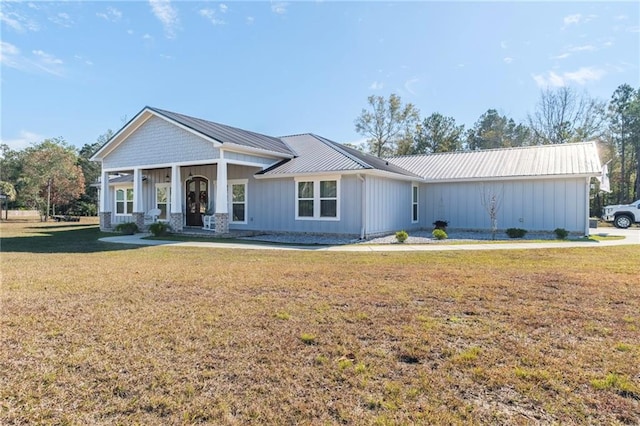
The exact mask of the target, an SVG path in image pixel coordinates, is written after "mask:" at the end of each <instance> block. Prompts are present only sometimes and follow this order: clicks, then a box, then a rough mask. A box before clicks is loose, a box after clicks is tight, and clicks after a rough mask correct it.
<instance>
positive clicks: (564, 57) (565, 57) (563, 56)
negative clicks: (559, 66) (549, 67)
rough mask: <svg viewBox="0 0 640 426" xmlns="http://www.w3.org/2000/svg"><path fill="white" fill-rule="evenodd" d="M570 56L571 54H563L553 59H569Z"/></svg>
mask: <svg viewBox="0 0 640 426" xmlns="http://www.w3.org/2000/svg"><path fill="white" fill-rule="evenodd" d="M569 56H571V53H566V52H565V53H561V54H560V55H557V56H552V57H551V59H567V58H568V57H569Z"/></svg>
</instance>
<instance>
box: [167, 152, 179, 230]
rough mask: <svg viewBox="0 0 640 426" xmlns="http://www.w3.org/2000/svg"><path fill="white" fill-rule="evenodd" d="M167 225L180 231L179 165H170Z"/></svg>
mask: <svg viewBox="0 0 640 426" xmlns="http://www.w3.org/2000/svg"><path fill="white" fill-rule="evenodd" d="M169 225H171V229H172V230H174V231H182V179H181V176H180V166H178V165H175V164H174V165H173V166H171V213H170V216H169Z"/></svg>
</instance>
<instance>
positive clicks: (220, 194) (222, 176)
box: [214, 151, 229, 234]
mask: <svg viewBox="0 0 640 426" xmlns="http://www.w3.org/2000/svg"><path fill="white" fill-rule="evenodd" d="M220 155H221V156H222V151H220ZM217 167H218V175H217V182H216V213H215V215H214V217H215V224H216V234H227V233H229V206H228V205H227V203H228V202H227V161H226V160H223V159H222V158H220V160H218V166H217Z"/></svg>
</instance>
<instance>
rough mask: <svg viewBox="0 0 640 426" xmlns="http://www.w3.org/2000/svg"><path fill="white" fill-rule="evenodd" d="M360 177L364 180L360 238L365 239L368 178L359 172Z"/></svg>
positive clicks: (361, 180)
mask: <svg viewBox="0 0 640 426" xmlns="http://www.w3.org/2000/svg"><path fill="white" fill-rule="evenodd" d="M358 179H360V182H362V197H361V203H362V205H361V207H360V211H361V212H362V217H361V226H360V239H361V240H364V239H365V238H366V237H367V225H366V224H367V180H366V179H365V177H364V176H362V175H361V174H358Z"/></svg>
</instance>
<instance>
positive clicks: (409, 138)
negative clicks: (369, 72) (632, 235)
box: [354, 84, 640, 215]
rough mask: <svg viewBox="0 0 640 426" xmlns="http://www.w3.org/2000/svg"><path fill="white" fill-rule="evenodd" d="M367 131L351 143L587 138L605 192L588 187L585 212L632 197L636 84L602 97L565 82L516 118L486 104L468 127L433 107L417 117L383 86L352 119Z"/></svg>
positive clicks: (451, 145) (391, 149)
mask: <svg viewBox="0 0 640 426" xmlns="http://www.w3.org/2000/svg"><path fill="white" fill-rule="evenodd" d="M354 124H355V129H356V131H357V132H358V133H359V134H361V135H363V136H365V137H366V138H367V142H366V145H363V146H359V147H355V148H358V149H361V150H363V151H367V152H369V153H370V154H373V155H376V156H378V157H393V156H399V155H416V154H434V153H442V152H453V151H464V150H479V149H495V148H509V147H520V146H531V145H544V144H561V143H570V142H583V141H591V140H595V141H597V142H598V147H599V150H600V158H601V161H602V162H603V163H604V164H607V166H608V167H607V168H608V170H609V177H610V182H611V192H610V193H607V194H601V193H600V191H599V186H598V185H597V184H596V187H595V188H594V190H593V194H592V195H593V203H592V214H594V215H599V211H600V208H601V207H602V206H603V205H606V204H611V203H628V202H631V201H633V200H637V199H638V198H640V88H638V89H634V88H632V87H631V86H630V85H628V84H622V85H620V86H619V87H618V88H617V89H616V90H615V91H614V92H613V94H612V96H611V99H610V100H609V101H608V102H607V101H603V100H599V99H596V98H592V97H590V96H589V95H588V93H587V92H578V91H576V90H575V89H573V88H571V87H560V88H557V89H547V90H543V91H542V92H541V93H540V98H539V100H538V102H537V104H536V105H535V107H534V109H533V111H532V112H531V113H529V114H527V117H526V119H525V120H524V121H523V122H516V121H515V120H514V119H513V118H510V117H507V116H506V115H502V114H500V113H499V112H498V111H497V110H496V109H488V110H487V111H486V112H485V113H484V114H482V115H481V116H480V117H479V118H478V120H477V121H476V122H475V123H474V124H473V126H472V127H471V128H469V129H465V126H464V125H458V124H457V123H456V120H455V118H454V117H448V116H445V115H442V114H440V113H439V112H434V113H432V114H431V115H429V116H428V117H425V118H421V116H420V111H419V110H418V109H417V108H416V107H415V106H414V105H413V104H411V103H406V104H405V103H403V102H402V99H401V98H400V96H398V95H396V94H391V95H389V97H388V98H387V99H385V98H384V97H382V96H369V98H368V102H367V108H364V109H362V112H361V113H360V115H359V116H358V117H357V118H356V119H355V121H354Z"/></svg>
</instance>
